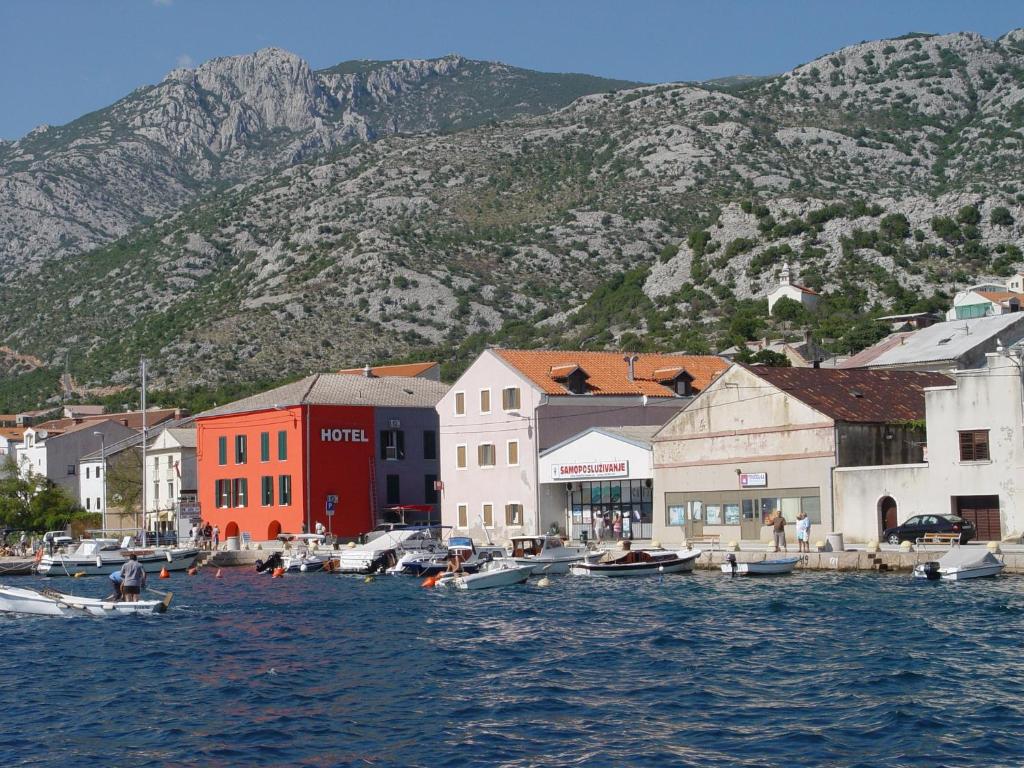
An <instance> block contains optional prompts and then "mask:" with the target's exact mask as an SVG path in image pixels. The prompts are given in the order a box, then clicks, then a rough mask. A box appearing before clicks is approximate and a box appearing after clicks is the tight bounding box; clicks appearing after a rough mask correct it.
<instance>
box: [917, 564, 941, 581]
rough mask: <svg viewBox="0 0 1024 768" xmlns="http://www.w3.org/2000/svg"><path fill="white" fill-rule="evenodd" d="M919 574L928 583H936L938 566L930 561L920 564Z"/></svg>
mask: <svg viewBox="0 0 1024 768" xmlns="http://www.w3.org/2000/svg"><path fill="white" fill-rule="evenodd" d="M921 572H922V573H924V576H925V578H926V579H928V581H937V580H938V579H939V576H940V574H939V564H938V563H937V562H936V561H935V560H931V561H929V562H927V563H921Z"/></svg>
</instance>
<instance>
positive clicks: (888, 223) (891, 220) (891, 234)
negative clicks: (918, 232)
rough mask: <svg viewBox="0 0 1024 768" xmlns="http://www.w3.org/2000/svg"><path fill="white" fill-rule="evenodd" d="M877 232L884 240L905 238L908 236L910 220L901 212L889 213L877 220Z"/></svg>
mask: <svg viewBox="0 0 1024 768" xmlns="http://www.w3.org/2000/svg"><path fill="white" fill-rule="evenodd" d="M878 234H879V235H881V236H882V237H883V238H884V239H885V240H906V239H907V238H908V237H910V222H909V221H907V217H906V216H904V215H903V214H902V213H890V214H889V215H888V216H884V217H882V220H881V221H880V222H878Z"/></svg>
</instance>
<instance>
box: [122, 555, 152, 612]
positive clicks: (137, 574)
mask: <svg viewBox="0 0 1024 768" xmlns="http://www.w3.org/2000/svg"><path fill="white" fill-rule="evenodd" d="M145 586H146V570H145V569H144V568H143V567H142V566H141V565H139V556H138V555H136V554H135V553H134V552H132V553H131V554H130V555H128V560H127V561H125V564H124V565H122V566H121V594H123V595H124V600H125V602H126V603H137V602H139V593H140V592H141V591H142V589H143V587H145Z"/></svg>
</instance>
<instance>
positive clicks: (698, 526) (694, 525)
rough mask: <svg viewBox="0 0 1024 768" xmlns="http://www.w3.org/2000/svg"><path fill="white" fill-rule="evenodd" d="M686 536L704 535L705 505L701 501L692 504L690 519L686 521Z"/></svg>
mask: <svg viewBox="0 0 1024 768" xmlns="http://www.w3.org/2000/svg"><path fill="white" fill-rule="evenodd" d="M686 535H687V536H703V535H704V505H703V504H702V503H701V502H699V501H694V502H691V503H690V519H689V520H687V521H686Z"/></svg>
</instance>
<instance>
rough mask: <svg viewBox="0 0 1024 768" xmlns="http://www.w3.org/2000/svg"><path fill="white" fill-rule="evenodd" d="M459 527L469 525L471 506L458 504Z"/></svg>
mask: <svg viewBox="0 0 1024 768" xmlns="http://www.w3.org/2000/svg"><path fill="white" fill-rule="evenodd" d="M458 517H459V528H468V527H469V506H468V505H466V504H459V506H458Z"/></svg>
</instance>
